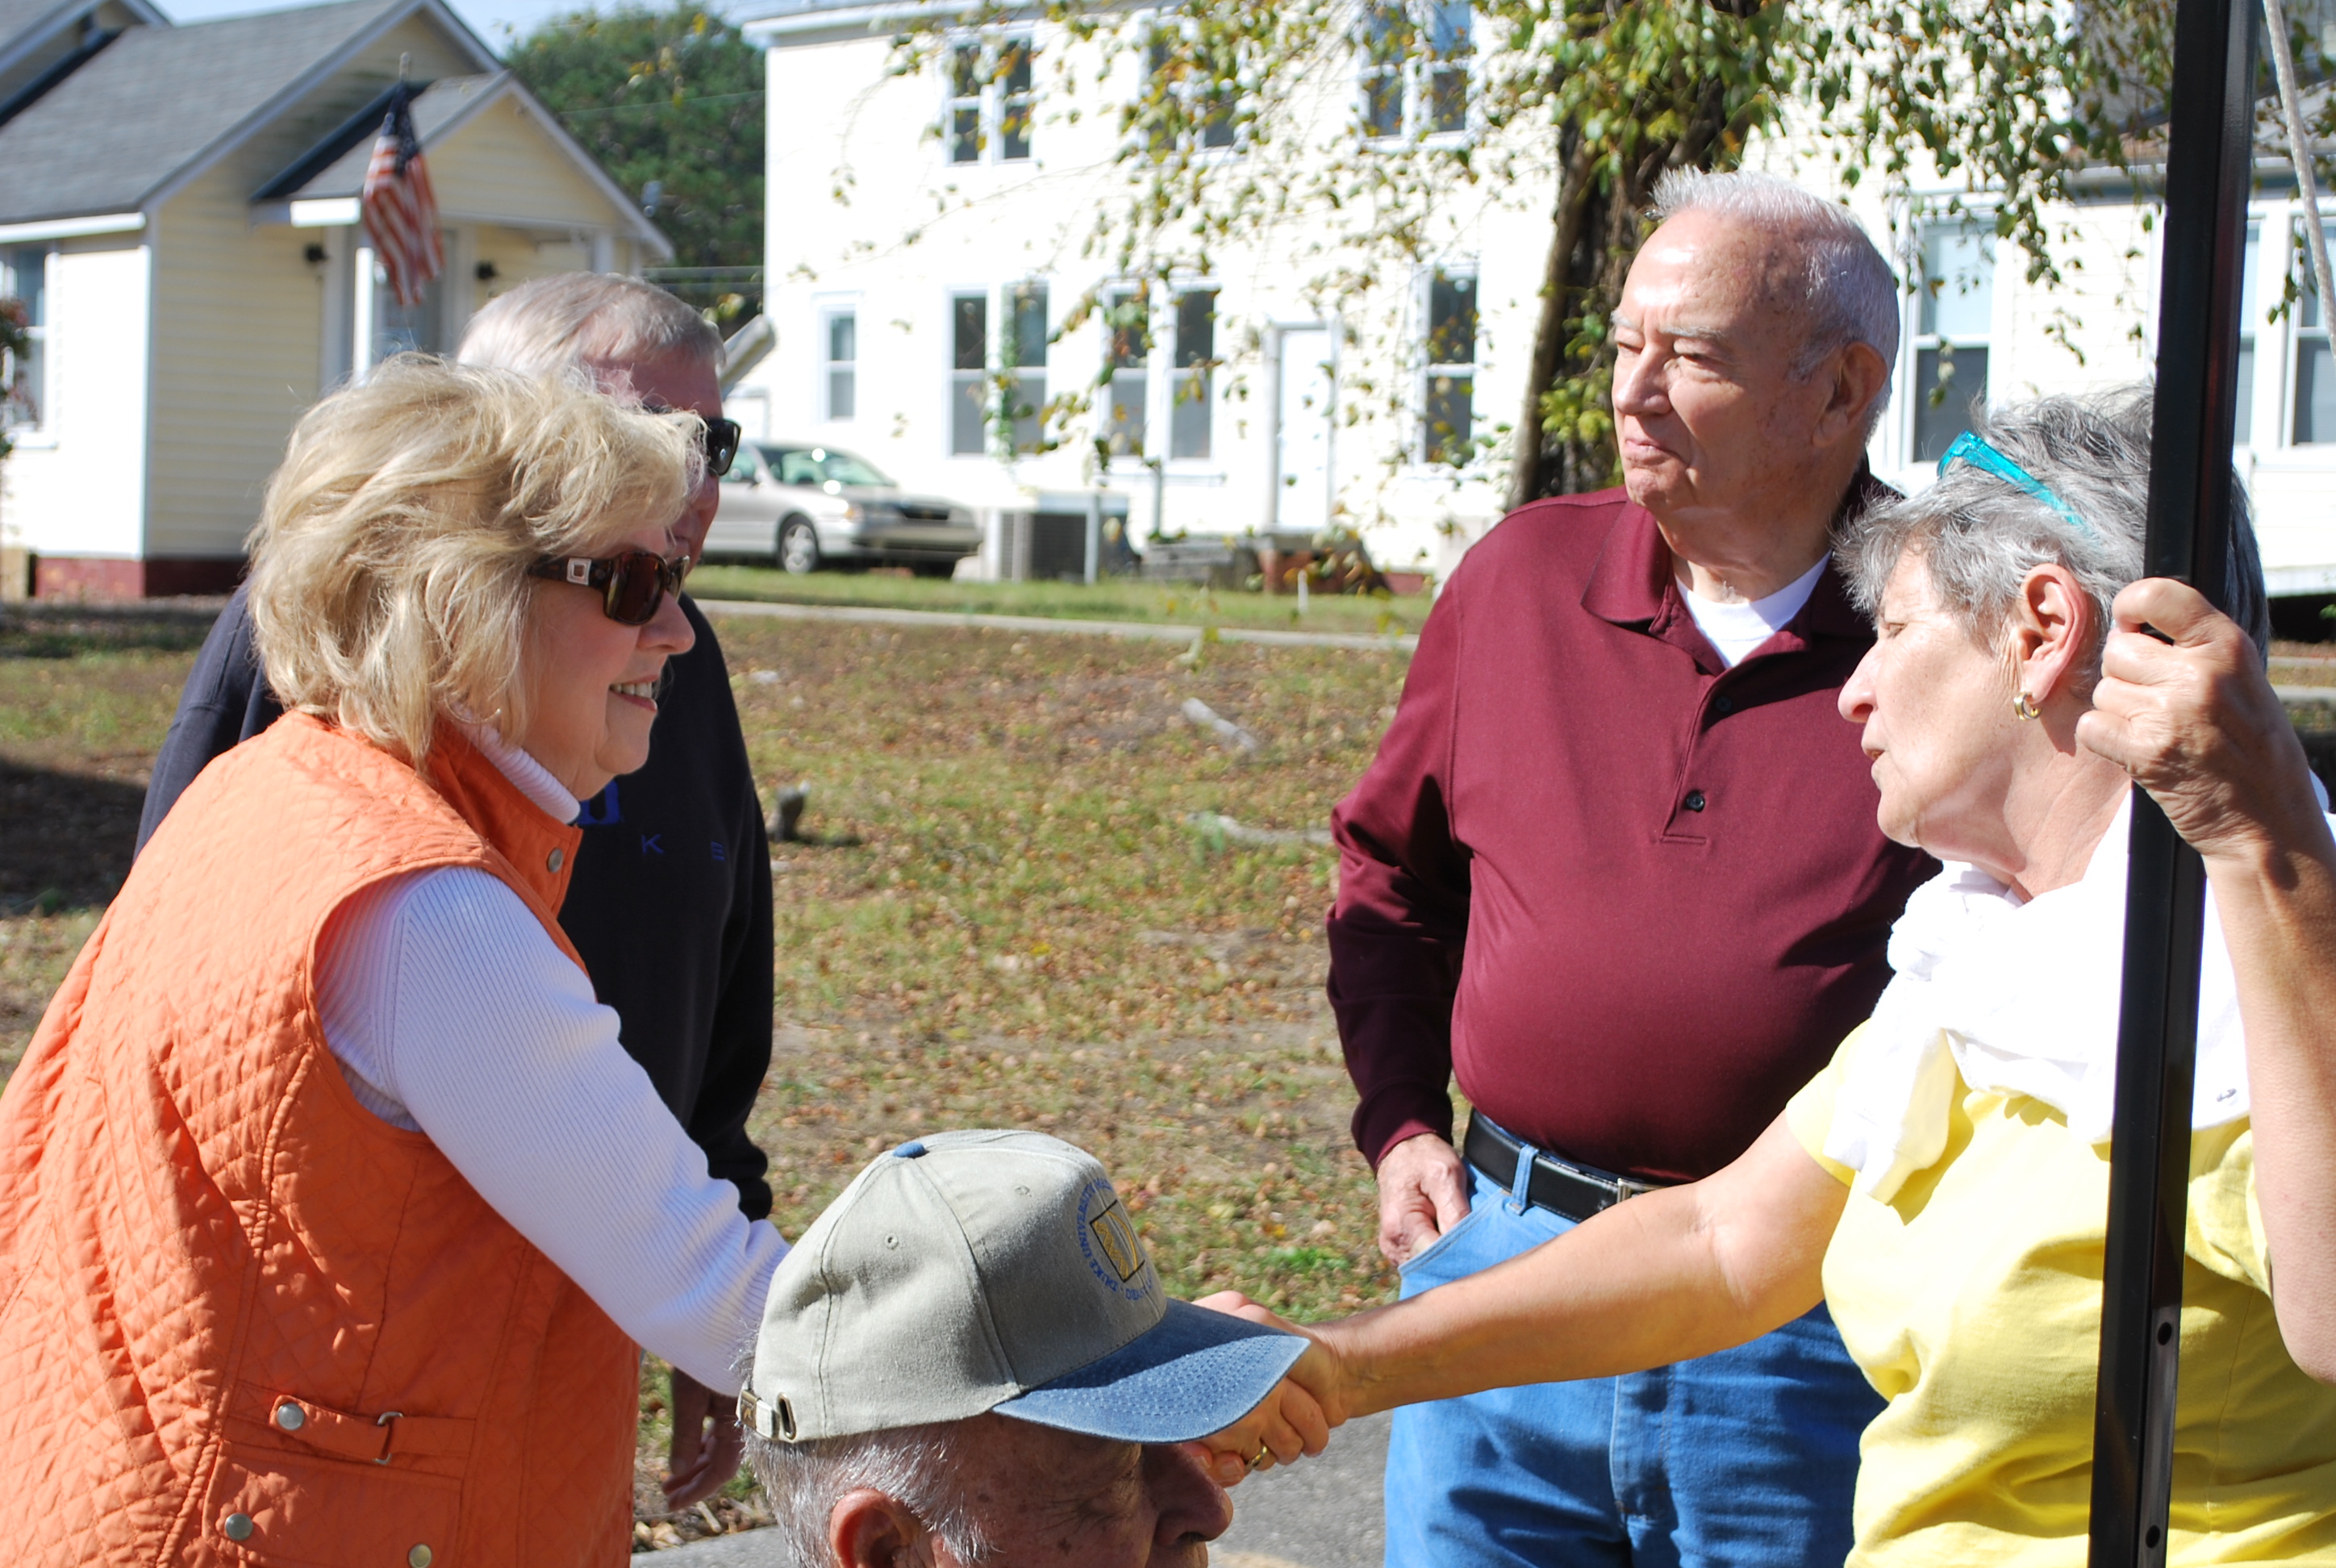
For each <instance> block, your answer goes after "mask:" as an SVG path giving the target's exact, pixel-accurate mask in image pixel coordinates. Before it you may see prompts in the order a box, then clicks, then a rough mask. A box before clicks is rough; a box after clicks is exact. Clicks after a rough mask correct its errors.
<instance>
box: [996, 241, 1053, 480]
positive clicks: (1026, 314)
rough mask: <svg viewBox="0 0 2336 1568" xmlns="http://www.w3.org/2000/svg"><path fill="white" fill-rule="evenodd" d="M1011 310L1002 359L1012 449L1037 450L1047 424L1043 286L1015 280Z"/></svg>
mask: <svg viewBox="0 0 2336 1568" xmlns="http://www.w3.org/2000/svg"><path fill="white" fill-rule="evenodd" d="M1007 307H1008V310H1009V312H1010V316H1009V322H1010V326H1009V329H1008V332H1007V343H1006V347H1007V351H1008V352H1007V354H1005V355H1001V356H1000V357H1001V358H1002V359H1004V361H1005V370H1006V385H1005V391H1006V394H1007V397H1008V398H1010V399H1011V400H1012V401H1011V403H1010V404H1009V405H1008V406H1007V411H1006V413H1007V418H1008V419H1009V420H1011V421H1012V422H1013V427H1014V450H1015V451H1017V452H1037V451H1038V450H1040V447H1041V445H1042V443H1043V442H1044V440H1045V437H1046V285H1045V284H1043V283H1017V284H1016V285H1014V287H1011V288H1010V289H1008V290H1007Z"/></svg>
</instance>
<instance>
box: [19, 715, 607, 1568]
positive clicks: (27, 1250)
mask: <svg viewBox="0 0 2336 1568" xmlns="http://www.w3.org/2000/svg"><path fill="white" fill-rule="evenodd" d="M430 766H431V776H432V780H433V783H434V784H435V786H436V787H435V788H433V786H432V784H425V783H424V782H423V780H422V779H421V778H420V777H418V776H417V775H416V774H415V773H414V770H413V769H412V768H410V767H408V766H407V765H404V763H401V762H399V761H397V760H396V759H395V758H394V757H392V756H390V755H387V754H385V753H384V752H382V751H380V750H379V749H377V748H375V747H374V746H372V745H366V744H365V742H363V741H360V740H357V739H355V738H354V737H352V736H350V735H346V734H345V733H343V732H341V731H339V730H336V729H334V728H332V727H330V726H326V725H324V724H321V723H319V722H317V721H316V720H315V719H313V718H309V717H307V716H302V715H298V714H294V715H288V716H286V717H285V718H283V719H281V720H280V721H278V722H277V724H276V725H275V726H273V727H272V728H270V729H269V730H268V732H267V733H266V734H265V735H261V736H259V737H258V738H256V739H254V740H252V741H249V742H248V743H246V744H245V745H240V746H238V747H237V748H236V749H235V750H234V751H232V752H230V753H229V754H228V755H225V756H223V757H221V758H219V760H218V761H217V762H215V763H213V764H212V765H210V766H209V768H207V769H206V770H204V772H203V774H202V776H201V777H200V778H198V779H197V780H196V781H195V783H194V784H192V785H191V786H190V788H189V789H188V790H187V792H186V794H184V795H183V796H182V797H181V798H180V801H179V803H178V804H177V805H176V806H175V807H174V808H173V809H172V810H171V813H170V817H169V819H168V820H167V821H166V822H164V823H163V824H162V827H161V831H160V832H159V833H157V834H156V835H155V837H154V839H153V841H152V842H151V843H150V844H149V845H148V847H147V849H146V852H145V853H144V854H142V855H141V857H140V858H139V861H138V863H137V866H136V868H135V870H133V871H132V872H131V876H130V880H129V881H128V882H127V883H125V884H124V885H123V887H122V894H121V896H120V897H119V898H117V899H116V900H115V901H114V902H113V905H112V908H111V909H110V910H108V911H107V912H106V916H105V920H104V921H103V923H102V924H101V925H100V926H99V927H98V929H97V930H96V932H95V934H94V935H92V937H91V938H90V940H89V945H88V946H87V947H85V948H84V949H83V950H82V953H81V956H80V958H79V959H77V960H76V961H75V962H74V964H73V972H72V973H71V975H70V976H68V977H67V979H66V980H65V983H64V986H63V989H61V990H59V991H58V993H57V995H56V997H55V998H54V1000H53V1001H52V1002H51V1003H50V1005H49V1010H48V1014H47V1016H46V1017H44V1018H43V1019H42V1020H41V1027H40V1032H39V1033H38V1034H37V1035H36V1036H35V1037H34V1042H33V1046H32V1048H31V1049H30V1051H29V1052H27V1054H26V1055H25V1057H24V1061H23V1063H22V1064H21V1065H20V1066H18V1067H17V1069H16V1074H15V1078H14V1079H13V1080H12V1081H11V1082H10V1083H9V1085H8V1088H7V1092H6V1094H5V1096H0V1489H5V1495H7V1496H8V1498H9V1500H10V1502H11V1504H12V1505H13V1514H14V1517H15V1520H16V1524H15V1536H14V1540H15V1545H14V1546H13V1547H12V1548H11V1550H10V1553H9V1554H10V1556H11V1558H12V1559H13V1560H14V1561H15V1562H18V1563H26V1564H57V1565H60V1568H62V1565H64V1564H81V1563H106V1564H122V1565H123V1568H128V1565H130V1564H161V1563H201V1564H220V1563H238V1564H246V1563H269V1564H273V1563H285V1564H292V1563H299V1564H332V1565H335V1568H338V1565H341V1564H350V1565H360V1564H362V1565H368V1568H397V1565H399V1564H405V1565H406V1568H430V1565H432V1564H434V1565H435V1568H516V1565H518V1564H546V1565H553V1564H556V1565H558V1568H568V1565H569V1564H579V1563H582V1564H611V1565H613V1564H619V1563H624V1562H626V1561H627V1560H628V1554H629V1552H630V1545H629V1530H630V1523H631V1516H632V1507H631V1505H632V1497H631V1492H632V1454H633V1427H634V1420H635V1399H636V1394H635V1388H636V1382H635V1379H636V1377H637V1375H638V1372H637V1359H636V1352H635V1350H634V1349H633V1347H632V1345H631V1344H630V1343H629V1342H628V1340H627V1339H626V1338H625V1336H624V1334H623V1333H622V1332H620V1331H619V1330H618V1328H617V1327H616V1325H615V1324H614V1323H612V1322H610V1321H609V1320H608V1317H607V1316H606V1315H605V1314H604V1313H602V1312H601V1310H599V1308H598V1307H596V1306H594V1305H593V1304H592V1302H591V1301H590V1300H589V1299H587V1298H586V1296H585V1295H584V1293H583V1292H582V1291H581V1290H578V1289H577V1288H576V1286H575V1285H573V1284H572V1283H570V1282H569V1280H568V1278H567V1276H566V1275H564V1274H562V1273H561V1272H560V1271H559V1270H558V1269H557V1268H555V1267H553V1265H552V1264H551V1262H550V1261H549V1260H548V1259H546V1258H545V1257H544V1256H543V1254H542V1253H540V1252H539V1251H536V1250H535V1248H533V1247H532V1246H530V1245H529V1244H528V1242H526V1241H525V1240H523V1239H522V1238H521V1236H520V1234H519V1232H516V1231H514V1230H512V1229H511V1226H510V1225H509V1224H508V1223H506V1222H504V1221H503V1220H502V1218H501V1216H500V1215H498V1214H496V1213H495V1212H494V1211H493V1210H492V1209H490V1208H489V1207H488V1206H487V1204H486V1203H485V1201H484V1200H482V1198H481V1197H480V1196H479V1195H478V1193H475V1192H473V1191H472V1188H471V1185H470V1183H467V1182H465V1181H464V1180H463V1179H462V1175H461V1174H459V1173H458V1172H456V1170H455V1169H454V1167H453V1165H452V1164H449V1163H448V1161H447V1160H446V1158H445V1156H444V1155H443V1154H440V1153H439V1152H438V1150H437V1148H436V1146H435V1145H434V1144H432V1143H431V1142H430V1140H429V1139H428V1138H427V1137H426V1136H424V1135H422V1134H420V1133H409V1132H404V1131H401V1130H400V1129H398V1128H395V1127H393V1126H391V1125H388V1124H387V1123H385V1122H384V1121H382V1120H381V1119H380V1118H378V1117H376V1116H375V1115H372V1114H371V1113H370V1112H368V1111H366V1110H365V1108H364V1107H363V1106H361V1105H358V1103H357V1102H356V1100H355V1097H354V1096H352V1095H351V1094H350V1092H349V1087H348V1083H347V1081H346V1079H345V1078H344V1077H343V1076H341V1072H340V1069H339V1067H338V1066H337V1065H336V1063H335V1062H334V1060H333V1058H332V1057H331V1055H330V1054H329V1053H328V1052H327V1050H326V1046H325V1041H324V1037H323V1036H322V1034H321V1033H320V1032H319V1030H318V1027H317V1022H316V1008H315V1003H314V998H313V995H312V992H311V989H310V969H311V960H312V957H313V955H314V953H315V951H316V940H317V937H318V935H319V933H320V932H322V930H324V927H325V922H326V920H327V919H329V918H330V917H331V915H332V913H333V911H335V910H336V908H338V907H339V906H340V904H341V903H342V902H343V901H346V899H348V898H349V897H350V895H351V894H353V893H355V891H357V890H359V889H360V888H362V887H364V886H365V885H366V884H368V883H371V882H375V881H380V880H381V879H383V878H384V877H390V876H394V875H396V874H397V873H399V872H407V871H414V870H417V869H420V868H423V867H428V866H476V867H479V868H480V869H482V870H484V871H487V872H492V873H493V874H494V875H496V876H498V877H500V878H501V879H502V880H503V881H505V882H507V883H509V884H510V885H511V888H512V889H514V890H515V891H517V892H518V893H519V895H520V897H521V899H523V900H524V901H526V902H527V904H528V907H529V908H530V909H531V910H532V911H535V914H536V916H537V918H538V919H540V920H542V922H543V924H544V929H545V930H548V931H550V933H551V935H552V937H553V938H554V939H555V940H558V941H559V942H560V946H561V947H562V949H563V950H567V951H568V952H569V957H571V958H573V957H574V956H575V953H574V950H573V949H570V948H569V947H568V943H567V940H566V938H564V937H562V936H561V935H560V928H559V926H558V925H557V924H556V923H555V920H554V911H557V910H558V909H559V907H560V896H561V894H562V892H563V891H565V888H566V885H567V876H566V871H567V868H568V866H569V862H570V861H571V859H572V858H573V856H574V854H575V852H576V845H577V842H578V840H579V834H578V833H577V832H576V831H575V830H574V829H572V828H568V827H564V826H562V825H560V824H559V823H554V822H553V821H552V820H551V819H550V818H549V817H547V816H546V815H544V814H543V813H542V812H540V811H539V810H538V809H537V808H536V807H535V806H533V805H531V804H530V803H528V801H527V800H526V799H525V797H524V796H522V795H521V794H520V793H519V792H518V791H517V790H516V789H514V788H513V787H512V786H511V784H510V782H509V781H508V780H506V779H505V778H504V777H503V776H502V774H501V773H500V772H498V771H497V770H496V768H495V767H494V765H492V763H490V762H489V761H487V759H486V758H484V757H483V756H482V755H480V754H479V753H478V752H477V751H476V750H474V749H473V748H472V746H470V745H468V744H467V743H466V742H464V741H463V740H462V737H461V736H460V735H457V734H454V733H452V731H451V728H450V729H449V730H448V731H445V732H443V741H442V743H441V744H440V745H439V747H438V749H437V750H436V751H435V752H434V754H433V757H432V759H431V765H430ZM492 1045H493V1042H492V1041H487V1040H482V1041H481V1042H480V1047H481V1048H482V1049H492Z"/></svg>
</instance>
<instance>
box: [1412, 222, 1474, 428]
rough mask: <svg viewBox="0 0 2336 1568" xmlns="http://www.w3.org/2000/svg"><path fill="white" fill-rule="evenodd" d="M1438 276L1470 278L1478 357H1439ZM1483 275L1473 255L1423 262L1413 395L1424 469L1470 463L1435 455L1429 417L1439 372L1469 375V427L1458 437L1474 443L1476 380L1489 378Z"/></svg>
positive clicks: (1448, 377)
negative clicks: (1426, 265) (1462, 358)
mask: <svg viewBox="0 0 2336 1568" xmlns="http://www.w3.org/2000/svg"><path fill="white" fill-rule="evenodd" d="M1437 278H1455V279H1456V278H1466V279H1467V280H1468V287H1469V293H1470V295H1471V296H1472V297H1473V303H1472V308H1473V309H1474V310H1475V317H1476V322H1475V326H1474V327H1473V328H1472V329H1471V330H1470V332H1469V335H1468V351H1469V353H1470V354H1471V355H1473V356H1474V357H1472V358H1470V359H1468V360H1467V361H1465V363H1464V362H1462V361H1459V360H1452V361H1440V360H1437V359H1436V358H1435V357H1434V355H1435V351H1436V279H1437ZM1483 278H1484V268H1483V267H1482V265H1481V264H1480V263H1479V261H1478V260H1477V258H1474V257H1468V258H1455V260H1452V261H1449V262H1445V263H1441V264H1438V265H1436V266H1432V267H1423V268H1420V269H1419V273H1418V277H1417V282H1416V285H1415V289H1414V304H1415V306H1416V309H1417V310H1418V317H1417V319H1418V322H1419V339H1418V345H1417V352H1418V355H1419V375H1418V376H1417V378H1416V384H1415V386H1414V389H1413V391H1414V395H1415V397H1416V400H1417V401H1416V404H1415V406H1416V408H1417V409H1418V411H1419V414H1418V418H1417V420H1416V423H1415V428H1416V439H1415V440H1414V441H1413V442H1412V443H1411V459H1412V461H1413V462H1414V463H1416V464H1418V465H1419V466H1420V467H1422V468H1433V469H1439V470H1442V469H1454V468H1463V467H1465V466H1466V465H1467V461H1468V460H1466V459H1464V460H1463V461H1461V462H1459V463H1455V462H1453V461H1452V460H1451V458H1449V457H1443V456H1438V455H1437V454H1436V432H1435V430H1434V428H1433V426H1432V424H1431V423H1430V421H1431V420H1432V418H1433V416H1434V412H1435V388H1436V381H1437V379H1438V378H1439V377H1441V378H1443V379H1445V380H1455V379H1457V378H1459V377H1461V376H1465V377H1467V380H1468V429H1467V431H1466V432H1465V433H1464V434H1462V435H1461V436H1460V437H1459V440H1460V443H1461V445H1462V446H1463V448H1464V449H1465V448H1467V447H1470V446H1472V445H1473V444H1474V443H1475V435H1476V423H1477V422H1476V385H1477V383H1478V382H1479V381H1481V380H1482V379H1483V378H1484V341H1483V340H1484V296H1483Z"/></svg>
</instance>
